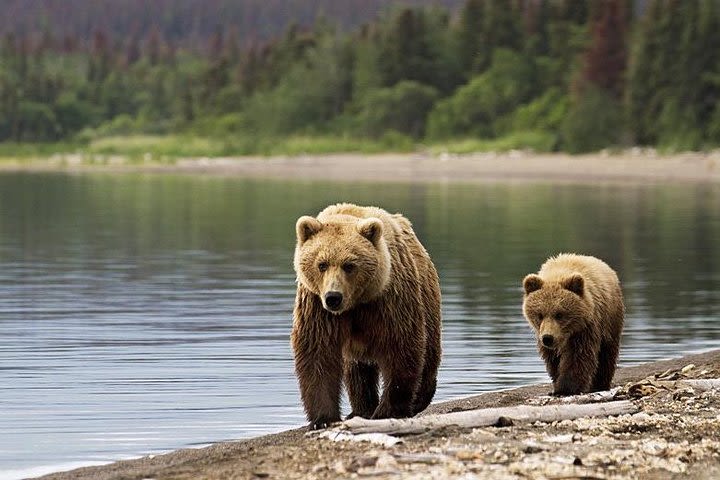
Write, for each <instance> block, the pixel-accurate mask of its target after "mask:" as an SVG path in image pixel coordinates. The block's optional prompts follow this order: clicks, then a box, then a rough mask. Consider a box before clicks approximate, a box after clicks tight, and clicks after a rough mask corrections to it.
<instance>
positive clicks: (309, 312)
mask: <svg viewBox="0 0 720 480" xmlns="http://www.w3.org/2000/svg"><path fill="white" fill-rule="evenodd" d="M296 231H297V246H296V249H295V260H294V265H295V271H296V273H297V280H298V286H297V295H296V299H295V311H294V319H293V330H292V335H291V340H292V346H293V349H294V352H295V372H296V373H297V377H298V382H299V384H300V394H301V397H302V401H303V404H304V407H305V412H306V414H307V417H308V420H309V421H310V428H322V427H324V426H326V425H328V424H329V423H332V422H335V421H339V420H340V395H341V388H342V384H343V383H344V384H345V387H346V389H347V392H348V397H349V399H350V405H351V407H352V412H351V413H350V415H349V416H348V418H349V417H353V416H361V417H365V418H390V417H409V416H413V415H415V414H416V413H418V412H421V411H422V410H424V409H425V408H426V407H427V406H428V405H429V404H430V401H431V400H432V398H433V395H434V394H435V386H436V378H437V369H438V366H439V364H440V356H441V345H440V340H441V339H440V336H441V319H440V285H439V281H438V275H437V272H436V270H435V267H434V266H433V263H432V261H431V260H430V256H429V255H428V253H427V251H426V250H425V248H423V246H422V244H421V243H420V241H419V240H418V239H417V237H416V236H415V232H414V231H413V229H412V226H411V224H410V222H409V221H408V220H407V219H406V218H405V217H403V216H402V215H400V214H394V215H391V214H389V213H388V212H386V211H385V210H382V209H380V208H375V207H358V206H356V205H352V204H337V205H331V206H329V207H327V208H326V209H325V210H323V211H322V212H320V214H319V215H318V216H317V218H313V217H307V216H306V217H301V218H300V219H299V220H298V222H297V225H296ZM328 293H331V295H336V296H337V295H341V296H342V301H341V302H340V304H339V305H336V304H334V303H331V302H330V300H328V299H329V298H330V297H328ZM335 303H337V298H335ZM332 307H334V308H332ZM380 376H382V379H383V387H384V388H383V393H382V396H381V397H380V396H379V394H378V382H379V377H380Z"/></svg>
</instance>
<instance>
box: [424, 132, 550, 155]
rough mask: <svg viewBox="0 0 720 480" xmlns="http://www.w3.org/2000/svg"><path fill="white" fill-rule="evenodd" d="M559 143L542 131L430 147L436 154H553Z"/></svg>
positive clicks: (444, 143) (466, 140)
mask: <svg viewBox="0 0 720 480" xmlns="http://www.w3.org/2000/svg"><path fill="white" fill-rule="evenodd" d="M556 143H557V137H556V136H555V135H554V134H552V133H547V132H542V131H526V132H516V133H511V134H509V135H505V136H503V137H499V138H489V139H481V138H471V139H461V140H455V141H449V142H443V143H435V144H433V145H431V146H430V151H431V152H433V153H434V154H439V153H443V152H447V153H456V154H464V153H476V152H508V151H510V150H532V151H534V152H551V151H553V150H554V148H555V145H556Z"/></svg>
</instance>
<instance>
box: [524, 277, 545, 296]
mask: <svg viewBox="0 0 720 480" xmlns="http://www.w3.org/2000/svg"><path fill="white" fill-rule="evenodd" d="M542 286H543V279H542V278H540V276H539V275H536V274H534V273H531V274H530V275H527V276H525V279H524V280H523V288H524V289H525V295H530V294H531V293H532V292H534V291H535V290H540V289H541V288H542Z"/></svg>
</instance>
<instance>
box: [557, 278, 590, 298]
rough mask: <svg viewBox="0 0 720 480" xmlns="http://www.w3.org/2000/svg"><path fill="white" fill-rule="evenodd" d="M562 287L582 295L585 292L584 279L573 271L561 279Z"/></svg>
mask: <svg viewBox="0 0 720 480" xmlns="http://www.w3.org/2000/svg"><path fill="white" fill-rule="evenodd" d="M561 285H562V287H563V288H565V289H567V290H570V291H571V292H573V293H574V294H576V295H578V296H580V297H582V296H583V293H584V292H585V279H584V278H583V276H582V275H580V274H579V273H573V274H572V275H570V276H569V277H567V278H565V279H563V281H562V283H561Z"/></svg>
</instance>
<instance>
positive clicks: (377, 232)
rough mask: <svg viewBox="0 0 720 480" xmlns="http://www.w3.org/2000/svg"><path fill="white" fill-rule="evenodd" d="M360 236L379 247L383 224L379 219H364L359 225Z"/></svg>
mask: <svg viewBox="0 0 720 480" xmlns="http://www.w3.org/2000/svg"><path fill="white" fill-rule="evenodd" d="M357 230H358V233H360V235H362V236H363V237H365V238H367V239H368V240H370V243H372V244H373V245H375V246H376V247H377V245H378V242H379V241H380V238H382V234H383V224H382V221H381V220H380V219H379V218H374V217H371V218H363V219H362V220H360V221H359V222H358V224H357Z"/></svg>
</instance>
